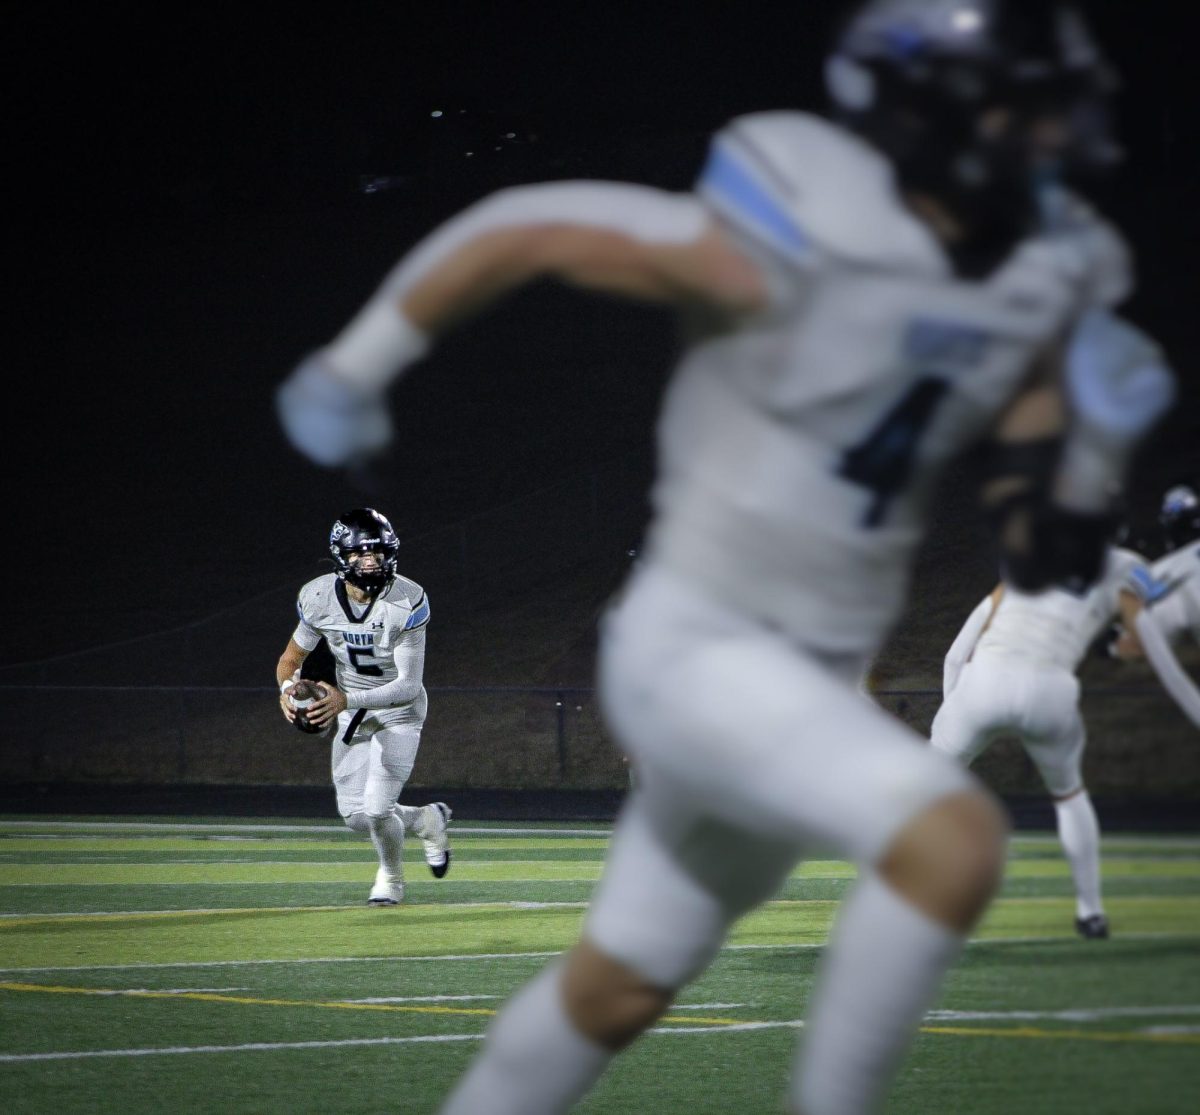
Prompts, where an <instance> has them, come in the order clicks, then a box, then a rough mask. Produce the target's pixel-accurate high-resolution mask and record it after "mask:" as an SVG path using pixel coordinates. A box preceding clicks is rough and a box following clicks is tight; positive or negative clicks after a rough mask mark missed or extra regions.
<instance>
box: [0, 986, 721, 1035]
mask: <svg viewBox="0 0 1200 1115" xmlns="http://www.w3.org/2000/svg"><path fill="white" fill-rule="evenodd" d="M0 991H26V992H40V993H42V994H45V995H104V996H125V997H127V998H130V999H189V1000H191V1001H193V1002H200V1003H240V1004H242V1005H243V1006H257V1007H321V1008H323V1009H325V1010H373V1011H384V1012H389V1013H393V1014H455V1015H459V1014H468V1015H477V1016H484V1017H489V1018H490V1017H491V1016H492V1015H494V1014H495V1013H496V1012H495V1011H494V1010H492V1009H491V1008H488V1007H435V1006H423V1007H408V1006H398V1005H397V1004H395V1003H341V1002H337V1001H329V1000H322V999H257V998H251V997H250V996H247V995H218V994H216V993H215V992H210V991H147V990H135V991H124V990H121V989H113V988H105V987H61V986H57V985H50V984H39V983H0ZM661 1021H663V1022H691V1023H697V1022H699V1023H704V1024H707V1025H710V1026H734V1025H736V1024H737V1019H729V1018H694V1017H688V1018H676V1017H664V1018H663V1019H661Z"/></svg>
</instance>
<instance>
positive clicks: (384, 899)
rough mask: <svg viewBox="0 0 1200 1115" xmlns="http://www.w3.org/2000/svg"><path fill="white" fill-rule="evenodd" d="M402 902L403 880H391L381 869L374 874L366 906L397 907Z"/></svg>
mask: <svg viewBox="0 0 1200 1115" xmlns="http://www.w3.org/2000/svg"><path fill="white" fill-rule="evenodd" d="M403 901H404V880H403V879H399V880H396V879H393V878H392V877H391V875H389V874H388V873H387V872H386V871H385V870H384V869H383V868H382V867H381V868H380V869H379V870H378V871H376V872H375V885H374V886H373V887H372V888H371V894H370V896H369V897H368V898H367V905H368V906H399V905H400V903H401V902H403Z"/></svg>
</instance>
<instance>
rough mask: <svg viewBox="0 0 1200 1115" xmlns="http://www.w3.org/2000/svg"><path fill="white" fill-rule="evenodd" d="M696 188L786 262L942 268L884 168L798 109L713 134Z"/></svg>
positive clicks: (863, 147) (935, 247)
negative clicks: (837, 260)
mask: <svg viewBox="0 0 1200 1115" xmlns="http://www.w3.org/2000/svg"><path fill="white" fill-rule="evenodd" d="M696 193H697V194H698V196H699V197H700V198H701V200H702V201H704V202H705V203H706V204H707V205H709V206H710V207H711V208H712V209H714V210H715V211H716V212H718V213H719V214H720V215H721V216H722V217H724V218H725V219H726V220H727V221H729V222H730V223H731V224H733V225H734V226H735V227H737V228H739V229H741V230H742V231H744V232H746V233H748V234H749V235H751V236H753V237H754V238H755V239H757V240H759V241H762V242H765V243H766V244H767V246H768V247H770V248H772V249H773V250H774V251H776V252H777V253H779V254H781V255H783V256H785V257H787V258H789V259H790V260H791V261H793V262H796V263H800V264H801V265H804V266H812V265H814V264H815V263H817V262H819V260H820V259H821V257H822V256H825V255H828V256H832V257H835V258H842V259H844V260H849V261H852V262H855V263H859V264H863V265H867V266H875V267H883V268H889V269H891V268H904V269H905V270H916V271H918V272H922V273H927V274H936V275H940V274H945V273H947V272H948V270H949V265H948V263H947V260H946V256H945V253H944V252H943V251H942V250H941V247H940V245H939V244H938V243H937V241H936V240H935V238H934V236H933V234H932V233H931V232H930V231H929V230H928V229H927V228H926V227H925V226H924V225H923V224H922V223H921V222H920V221H919V220H918V219H917V218H916V217H915V216H913V215H912V214H911V213H909V212H908V210H907V209H905V207H904V206H903V205H902V204H901V202H900V199H899V197H898V195H897V193H896V190H895V186H894V176H893V173H892V168H891V165H890V164H889V163H888V162H887V160H886V159H884V158H883V156H882V155H880V154H879V153H878V152H876V151H875V150H874V149H872V148H871V147H870V146H868V145H867V144H866V143H864V142H863V141H862V140H860V139H858V138H857V137H855V136H852V135H851V134H850V133H849V132H847V131H845V130H844V129H842V128H839V127H837V126H836V125H834V124H831V123H830V122H829V121H827V120H823V119H821V118H820V117H818V116H812V115H810V114H808V113H804V112H761V113H754V114H752V115H749V116H740V117H738V118H737V119H736V120H733V121H732V122H731V123H730V124H728V125H727V126H726V127H724V128H722V129H721V131H719V132H718V133H717V134H716V136H715V137H714V138H713V142H712V146H711V148H710V151H709V158H708V162H707V163H706V164H705V167H704V170H703V171H702V172H701V175H700V179H699V181H698V182H697V184H696Z"/></svg>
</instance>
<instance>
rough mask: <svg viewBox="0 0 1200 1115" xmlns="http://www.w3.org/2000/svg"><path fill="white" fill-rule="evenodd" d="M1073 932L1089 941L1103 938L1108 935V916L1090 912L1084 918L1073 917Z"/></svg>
mask: <svg viewBox="0 0 1200 1115" xmlns="http://www.w3.org/2000/svg"><path fill="white" fill-rule="evenodd" d="M1075 932H1076V933H1078V934H1079V936H1081V937H1086V938H1087V939H1088V940H1089V941H1099V940H1103V939H1104V938H1105V937H1107V936H1108V918H1106V917H1105V916H1104V915H1103V914H1092V915H1091V916H1090V917H1086V918H1076V919H1075Z"/></svg>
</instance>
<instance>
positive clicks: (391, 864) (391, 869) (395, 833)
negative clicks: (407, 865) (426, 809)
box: [368, 813, 404, 883]
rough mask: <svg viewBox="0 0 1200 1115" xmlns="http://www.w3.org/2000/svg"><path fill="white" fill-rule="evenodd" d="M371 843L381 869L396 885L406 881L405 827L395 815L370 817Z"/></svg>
mask: <svg viewBox="0 0 1200 1115" xmlns="http://www.w3.org/2000/svg"><path fill="white" fill-rule="evenodd" d="M368 820H369V822H370V825H371V843H372V844H374V845H375V852H376V854H377V855H378V856H379V867H380V869H381V870H382V871H385V872H386V873H387V875H388V878H389V879H390V880H391V881H392V882H394V883H400V882H403V881H404V825H403V824H402V823H401V821H400V818H399V817H397V816H396V814H395V813H389V814H388V815H387V816H386V817H369V818H368Z"/></svg>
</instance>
